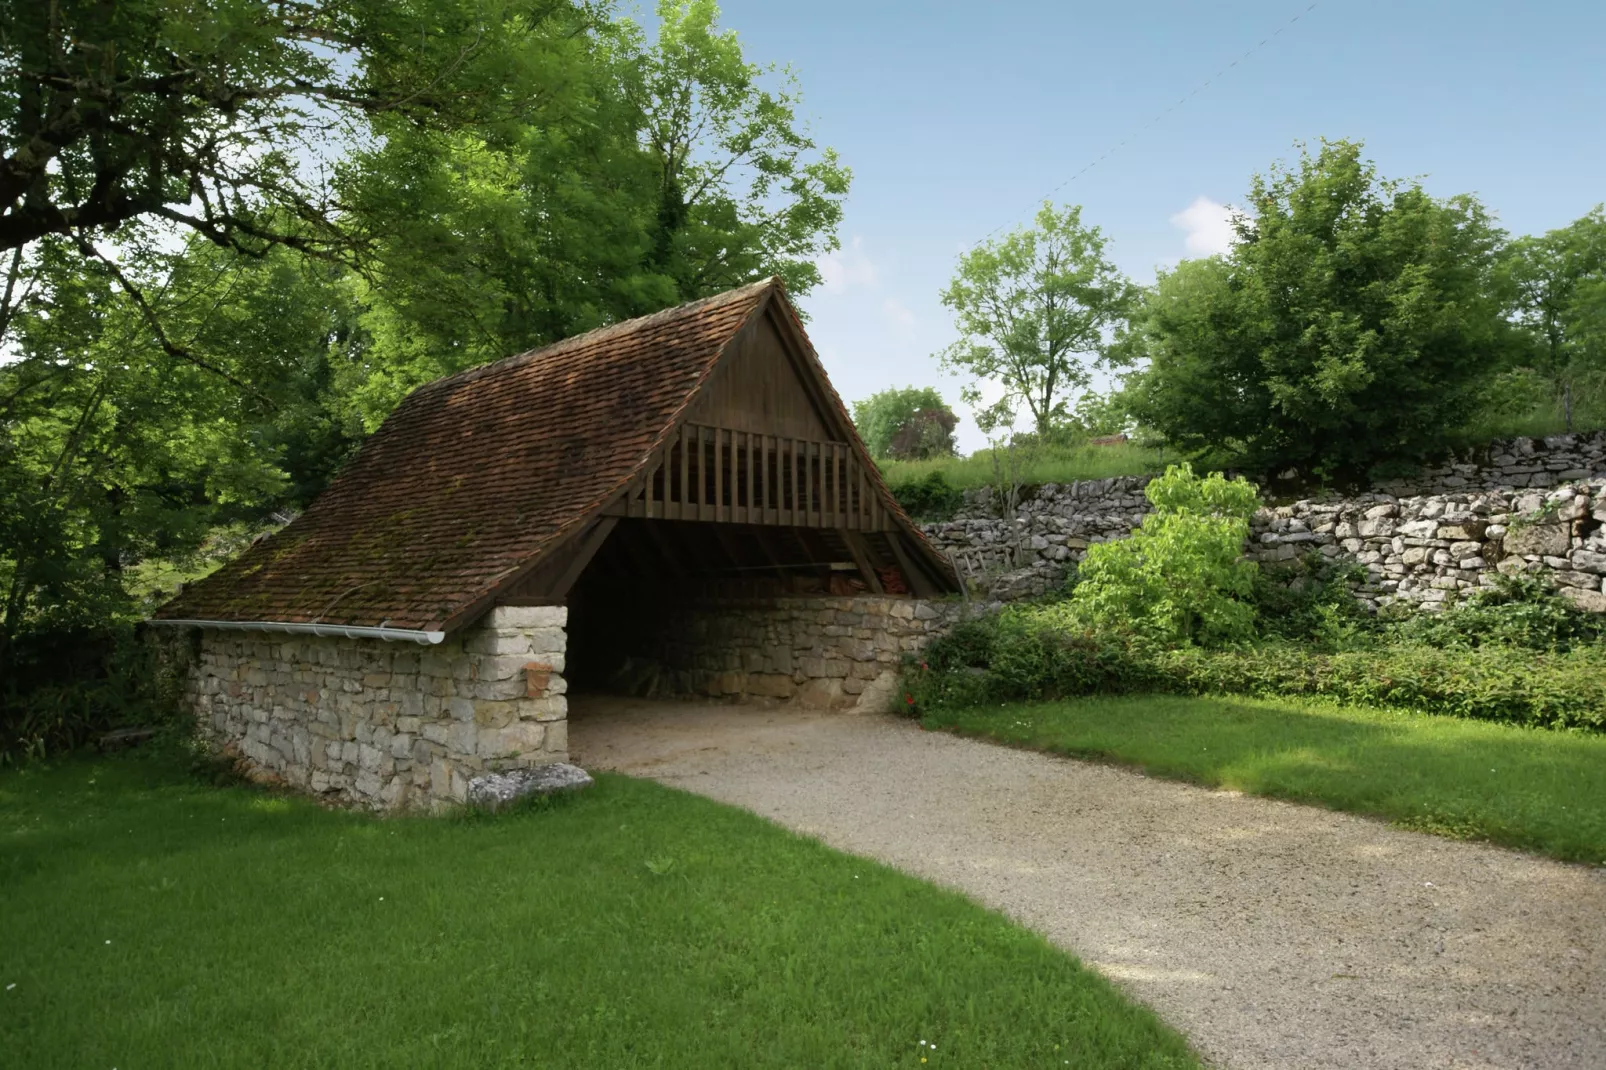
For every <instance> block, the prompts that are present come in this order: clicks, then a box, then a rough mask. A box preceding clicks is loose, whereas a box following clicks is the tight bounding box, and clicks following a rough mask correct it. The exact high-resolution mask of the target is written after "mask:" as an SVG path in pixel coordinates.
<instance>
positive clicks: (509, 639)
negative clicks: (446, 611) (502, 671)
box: [452, 631, 530, 677]
mask: <svg viewBox="0 0 1606 1070" xmlns="http://www.w3.org/2000/svg"><path fill="white" fill-rule="evenodd" d="M463 650H464V651H465V652H467V653H470V654H528V653H530V638H529V636H528V635H527V634H525V633H524V632H515V633H513V634H511V635H502V634H499V633H497V632H491V631H481V632H476V633H474V634H472V635H469V636H467V637H466V638H464V640H463ZM465 670H466V663H464V662H462V661H458V662H454V663H453V665H452V676H453V677H457V676H458V675H459V674H460V673H463V672H464V671H465Z"/></svg>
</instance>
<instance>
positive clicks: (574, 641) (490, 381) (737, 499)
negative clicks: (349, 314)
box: [150, 279, 960, 808]
mask: <svg viewBox="0 0 1606 1070" xmlns="http://www.w3.org/2000/svg"><path fill="white" fill-rule="evenodd" d="M959 590H960V586H959V583H958V580H957V579H956V577H955V574H954V570H953V568H952V565H951V563H950V562H949V560H948V559H947V558H946V557H945V556H944V555H942V554H941V553H939V552H938V551H936V550H935V549H934V548H933V547H932V545H931V544H930V543H929V542H928V541H927V540H926V538H925V537H924V535H922V533H921V532H920V530H919V529H918V528H917V527H916V526H915V525H913V524H912V523H911V522H910V520H909V518H908V517H907V516H906V515H905V514H904V512H903V511H902V509H900V508H899V506H898V504H897V502H896V501H895V500H894V499H893V497H892V495H891V494H890V493H889V492H888V490H887V488H886V486H885V484H884V483H883V482H882V480H881V477H880V475H879V473H878V472H877V470H876V467H875V464H874V463H873V462H872V461H871V459H870V456H869V454H868V453H867V452H866V451H865V448H864V446H863V444H862V443H861V442H860V441H859V439H858V436H857V435H856V434H855V432H854V429H853V424H852V422H851V420H850V419H849V417H848V414H847V411H846V410H845V409H844V408H843V405H842V402H841V399H840V398H838V396H837V394H836V392H835V391H834V390H833V389H832V388H831V385H830V383H829V382H828V380H827V379H826V375H825V371H824V369H823V367H822V366H821V364H820V362H819V359H818V357H817V356H816V355H815V353H814V351H813V349H812V348H811V347H810V345H809V341H808V338H807V336H806V335H805V333H804V331H803V327H802V324H801V322H800V321H799V319H798V316H797V313H796V311H795V310H794V308H793V307H792V305H791V303H790V302H789V301H788V299H787V296H786V293H785V291H784V289H783V287H782V285H781V283H780V280H778V279H770V280H767V281H764V282H760V283H756V284H754V285H751V286H746V287H743V288H741V289H737V290H732V291H730V292H728V293H724V294H720V295H718V296H714V297H710V298H706V299H704V300H701V301H696V302H693V303H691V304H687V305H683V306H681V307H679V308H673V309H669V310H667V311H664V312H659V313H655V314H653V315H650V316H645V317H643V318H640V319H635V320H630V321H628V322H624V323H619V324H615V325H613V326H610V327H604V328H601V329H600V330H595V331H591V332H589V333H587V334H582V335H579V336H577V337H573V338H569V339H566V340H564V341H562V342H558V343H557V344H555V345H550V346H546V347H544V348H541V349H537V350H534V351H532V352H529V353H525V354H522V355H520V356H515V357H510V358H508V359H506V360H503V361H499V362H497V363H493V364H489V365H485V366H483V367H479V368H475V369H472V370H469V371H465V372H462V373H459V374H457V375H452V376H448V377H446V378H444V379H440V380H437V381H435V382H432V383H429V384H427V385H425V386H422V387H420V388H418V389H417V390H415V391H413V393H411V394H410V395H409V396H408V397H407V398H406V399H405V400H404V401H403V402H402V403H401V405H400V406H398V407H397V409H396V410H395V412H394V413H392V414H391V416H390V417H389V418H388V419H387V420H386V421H385V423H384V424H383V425H382V426H381V427H380V428H379V429H378V430H377V431H376V432H375V433H374V434H373V436H372V437H371V438H370V439H369V440H368V441H367V442H366V443H365V444H364V445H363V447H362V449H361V450H360V451H359V452H358V453H357V455H356V456H355V457H354V458H353V460H352V461H351V463H350V464H349V465H348V466H347V468H346V469H345V470H344V471H343V472H342V473H341V474H340V475H339V477H338V478H337V479H336V480H335V481H334V482H333V483H332V484H331V486H330V487H329V488H328V490H326V491H325V492H324V493H323V494H322V495H320V496H319V497H318V498H317V500H315V501H314V502H313V503H312V504H311V506H309V507H308V509H307V510H306V512H305V513H303V514H302V515H301V516H299V517H298V518H296V519H295V520H294V521H293V522H291V523H290V524H289V525H287V526H286V527H285V528H283V529H282V530H280V531H278V532H277V533H275V534H274V535H272V536H270V537H268V538H266V539H263V540H261V541H259V542H258V543H256V544H255V545H253V546H252V547H251V548H250V549H248V550H247V551H246V552H245V553H244V554H242V555H241V556H240V557H239V558H238V559H237V560H235V561H233V562H231V563H230V564H228V565H227V566H225V567H224V568H222V569H221V570H219V571H218V572H216V573H214V574H212V575H211V576H208V577H206V578H205V579H203V580H200V581H198V582H196V583H194V584H191V585H189V586H188V587H186V588H185V589H183V590H182V591H180V592H179V594H178V595H177V596H176V597H175V598H174V599H173V600H172V601H170V602H168V603H167V604H166V605H164V606H163V607H162V608H161V609H160V610H158V611H157V613H156V614H155V615H154V617H153V618H152V620H151V622H150V623H151V624H153V625H159V626H162V627H164V628H166V629H170V630H173V631H174V632H176V633H177V634H178V635H182V636H186V637H187V640H186V642H187V649H188V655H189V656H188V659H187V664H188V668H187V670H186V671H187V673H188V685H187V695H188V699H189V701H190V702H191V703H192V704H193V706H194V710H195V713H196V716H197V718H198V720H199V723H200V724H201V726H202V729H203V731H204V732H205V733H207V734H208V735H209V737H210V738H211V740H212V741H213V742H214V743H216V744H217V745H219V746H220V747H223V748H227V749H229V750H230V752H231V753H236V754H238V755H239V756H240V757H241V758H242V759H243V760H244V761H245V762H246V763H247V764H248V765H249V766H250V767H251V768H252V769H253V770H254V771H255V772H256V773H257V774H259V775H261V776H263V777H269V778H275V779H278V780H281V781H283V782H286V783H288V784H291V785H294V786H297V787H300V788H302V789H304V790H307V791H310V792H315V793H319V794H327V795H330V796H332V797H334V798H337V799H339V800H341V801H345V802H351V803H356V804H359V805H368V806H375V807H385V808H400V807H416V806H436V805H440V804H443V803H448V802H452V801H462V800H464V799H465V798H467V797H468V796H469V792H470V785H471V783H472V782H473V781H474V780H475V779H476V778H481V777H490V776H493V775H497V774H506V773H509V772H516V771H520V770H528V769H532V768H536V767H539V766H543V765H547V764H551V763H557V762H562V761H565V760H566V759H567V754H568V744H567V739H568V734H567V715H568V701H567V696H568V693H569V691H570V690H571V689H574V688H594V689H601V690H610V689H612V690H625V691H631V692H634V693H650V694H662V695H672V694H691V693H696V694H703V695H718V696H730V697H734V698H743V697H751V698H757V697H763V698H767V699H772V700H780V701H795V702H803V703H809V704H811V705H814V706H817V707H820V708H826V709H847V708H859V709H866V708H878V707H883V706H885V705H886V704H887V703H888V702H889V701H890V700H891V698H892V696H893V693H894V691H895V689H896V679H897V668H898V661H899V659H900V658H901V655H902V654H903V653H904V652H906V651H909V650H913V649H916V648H917V647H918V646H919V645H920V643H921V642H922V640H923V639H924V637H925V635H926V634H927V632H929V631H931V630H933V629H935V628H936V627H938V626H940V625H941V623H942V622H943V621H944V619H945V618H946V617H947V616H949V615H950V614H951V613H952V607H951V605H949V604H948V603H944V602H940V601H935V600H936V599H937V598H938V597H939V596H942V595H945V594H948V593H950V592H957V591H959Z"/></svg>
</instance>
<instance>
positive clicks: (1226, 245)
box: [1171, 197, 1237, 256]
mask: <svg viewBox="0 0 1606 1070" xmlns="http://www.w3.org/2000/svg"><path fill="white" fill-rule="evenodd" d="M1234 214H1236V209H1234V208H1232V207H1231V206H1230V205H1225V204H1217V203H1216V202H1215V201H1213V200H1211V199H1210V198H1209V197H1195V198H1194V199H1193V203H1192V204H1190V205H1188V207H1186V208H1184V209H1183V210H1182V211H1180V212H1178V213H1177V214H1176V215H1174V216H1172V217H1171V222H1172V224H1173V225H1174V226H1177V227H1181V228H1182V229H1183V230H1185V231H1187V232H1188V237H1187V240H1186V243H1185V244H1186V245H1187V248H1188V252H1189V253H1190V254H1192V255H1194V256H1213V255H1215V254H1216V253H1225V252H1226V251H1227V250H1229V249H1231V248H1232V243H1233V242H1234V241H1236V240H1237V235H1236V234H1234V233H1233V230H1232V217H1233V215H1234Z"/></svg>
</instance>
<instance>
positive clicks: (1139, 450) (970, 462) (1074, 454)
mask: <svg viewBox="0 0 1606 1070" xmlns="http://www.w3.org/2000/svg"><path fill="white" fill-rule="evenodd" d="M1175 459H1176V458H1175V457H1174V456H1173V457H1172V460H1175ZM1164 461H1165V459H1164V457H1163V456H1162V455H1161V453H1160V452H1159V451H1158V450H1151V449H1145V448H1144V447H1142V446H1135V445H1133V444H1131V443H1124V444H1121V445H1115V446H1076V447H1072V448H1067V449H1045V450H1042V451H1040V452H1039V453H1038V455H1037V456H1035V457H1034V458H1032V459H1031V460H1030V462H1029V463H1026V464H1025V466H1024V467H1023V468H1022V470H1021V472H1020V473H1019V478H1020V482H1021V483H1025V484H1033V483H1072V482H1075V481H1076V480H1079V479H1105V478H1108V477H1109V476H1141V475H1149V474H1152V473H1155V472H1160V471H1162V470H1164V468H1165V463H1164ZM931 472H941V473H942V474H943V476H944V477H945V478H946V479H947V480H948V482H949V483H951V484H952V485H953V486H956V487H959V488H961V489H967V488H970V487H982V486H986V485H988V484H990V483H993V482H995V481H996V480H997V476H996V475H995V469H994V466H993V461H992V451H991V450H978V451H977V452H975V453H973V454H971V455H970V456H969V457H944V458H939V459H937V460H931V461H886V462H884V463H883V464H882V474H883V475H884V476H885V477H886V480H887V482H888V483H902V482H904V481H906V480H911V479H923V478H924V477H925V476H927V475H929V474H930V473H931Z"/></svg>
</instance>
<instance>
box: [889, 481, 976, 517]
mask: <svg viewBox="0 0 1606 1070" xmlns="http://www.w3.org/2000/svg"><path fill="white" fill-rule="evenodd" d="M888 489H889V490H891V491H892V496H893V497H894V498H896V499H898V504H899V505H901V506H903V511H904V512H906V513H908V514H909V515H910V516H911V517H913V518H914V519H916V520H950V519H952V518H953V515H954V514H955V513H957V512H958V511H959V507H960V506H961V505H963V504H964V503H965V493H964V491H962V490H960V489H959V488H958V487H956V486H954V485H953V484H952V483H949V482H948V479H947V477H946V476H944V475H943V474H942V473H941V472H937V471H933V472H927V473H926V474H925V475H924V476H922V477H920V478H919V479H907V480H904V481H902V482H900V483H893V484H892V485H891V486H890V487H888Z"/></svg>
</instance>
